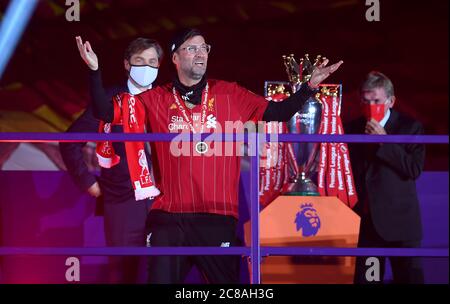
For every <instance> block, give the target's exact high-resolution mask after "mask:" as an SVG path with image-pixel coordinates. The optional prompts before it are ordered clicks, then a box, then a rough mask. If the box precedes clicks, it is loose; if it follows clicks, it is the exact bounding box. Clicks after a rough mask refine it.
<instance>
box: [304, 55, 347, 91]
mask: <svg viewBox="0 0 450 304" xmlns="http://www.w3.org/2000/svg"><path fill="white" fill-rule="evenodd" d="M328 62H329V60H328V59H327V58H326V57H323V61H322V63H321V64H320V65H318V66H317V67H316V69H315V70H314V71H313V73H312V75H311V79H310V80H309V83H310V84H311V86H313V87H316V86H318V85H319V84H321V83H322V82H323V81H324V80H325V79H327V78H328V76H330V75H331V74H332V73H333V72H334V71H336V70H337V69H338V68H339V67H340V66H341V64H343V63H344V62H343V61H342V60H341V61H339V62H337V63H335V64H333V65H330V66H326V65H327V64H328Z"/></svg>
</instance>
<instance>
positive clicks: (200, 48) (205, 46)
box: [181, 44, 211, 54]
mask: <svg viewBox="0 0 450 304" xmlns="http://www.w3.org/2000/svg"><path fill="white" fill-rule="evenodd" d="M181 49H182V50H186V52H188V53H189V54H196V53H197V52H198V51H202V52H203V53H206V54H209V52H210V51H211V46H210V45H209V44H202V45H188V46H187V47H184V48H181Z"/></svg>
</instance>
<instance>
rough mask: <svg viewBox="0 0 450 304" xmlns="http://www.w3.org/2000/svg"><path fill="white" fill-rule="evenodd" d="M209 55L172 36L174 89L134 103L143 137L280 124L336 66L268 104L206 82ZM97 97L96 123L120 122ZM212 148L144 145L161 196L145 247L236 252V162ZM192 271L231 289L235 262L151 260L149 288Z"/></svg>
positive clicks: (189, 38)
mask: <svg viewBox="0 0 450 304" xmlns="http://www.w3.org/2000/svg"><path fill="white" fill-rule="evenodd" d="M210 50H211V46H210V45H209V44H207V43H206V41H205V38H204V36H203V35H202V34H201V32H200V31H199V30H197V29H185V30H183V31H181V32H179V33H177V34H176V35H175V37H174V38H173V39H172V43H171V45H170V51H171V54H172V62H173V63H174V65H175V67H176V71H177V75H176V77H175V78H174V80H173V82H172V83H169V84H167V85H164V86H160V87H156V88H154V89H153V90H150V91H147V92H145V93H142V94H139V95H136V96H135V98H136V100H140V101H141V102H142V104H143V106H144V107H145V115H146V116H145V122H146V127H147V131H148V132H153V133H168V132H192V133H195V134H200V133H211V132H219V131H218V130H223V132H227V130H226V125H227V124H228V123H230V122H231V123H235V122H247V121H255V122H256V121H262V120H264V121H287V120H289V119H290V118H291V117H292V116H293V115H294V114H295V113H296V112H297V111H298V110H300V108H301V107H302V105H303V103H304V102H305V101H306V100H307V99H308V98H310V97H311V96H312V95H313V94H314V93H316V89H317V87H318V85H319V84H320V83H321V82H322V81H323V80H324V79H326V78H327V77H328V76H329V75H330V74H331V73H333V72H334V71H336V70H337V69H338V68H339V66H340V65H341V64H342V61H340V62H338V63H336V64H334V65H331V66H326V65H327V63H328V60H327V59H325V60H324V62H323V64H322V65H320V66H318V67H317V69H316V70H315V72H314V73H313V74H312V77H311V80H310V81H309V82H308V83H305V84H303V85H302V86H301V88H300V89H299V90H298V92H297V93H296V94H294V95H292V96H291V97H289V98H287V99H286V100H285V101H284V102H282V103H275V102H271V101H269V102H267V101H266V100H265V99H264V97H262V96H258V95H256V94H254V93H252V92H250V91H249V90H247V89H245V88H243V87H241V86H239V85H238V84H237V83H231V82H226V81H222V80H213V79H208V78H207V76H206V68H207V62H208V55H209V52H210ZM99 77H100V75H99V73H98V78H99ZM99 83H101V81H98V80H97V81H92V80H91V85H92V86H93V89H94V90H93V91H94V92H95V91H96V90H97V91H98V90H100V89H101V88H99V87H98V84H99ZM96 85H97V88H96V87H95V86H96ZM100 95H101V94H93V96H92V97H93V102H94V108H95V109H96V111H94V113H96V114H97V116H98V117H97V118H99V119H102V120H105V121H111V120H112V119H113V117H118V116H120V115H117V114H118V113H114V107H113V105H112V103H111V102H110V101H108V100H105V99H104V98H99V97H98V96H100ZM215 145H220V143H217V142H215V143H211V142H203V141H197V142H194V144H193V146H192V147H190V148H189V150H188V152H189V153H180V150H179V149H178V147H179V145H178V144H175V145H174V144H173V143H169V142H157V143H155V142H153V143H152V144H151V146H152V158H153V161H152V163H153V164H154V174H155V180H156V184H157V187H158V188H159V189H160V190H161V195H160V196H158V197H156V199H155V201H154V203H153V205H152V208H151V211H150V213H149V217H148V223H149V231H148V232H149V234H148V236H147V239H148V244H149V246H154V247H156V246H213V247H230V246H235V245H236V244H237V241H236V224H237V217H238V183H239V171H240V167H239V165H240V158H239V156H238V155H237V154H236V153H216V152H217V149H216V147H215ZM211 151H213V153H211ZM192 265H196V266H197V267H198V268H199V270H200V271H201V273H202V274H203V276H204V278H205V279H206V281H207V282H208V283H237V282H238V279H239V258H238V257H235V256H152V257H150V259H149V282H150V283H182V282H183V280H184V278H185V276H186V275H187V273H188V272H189V270H190V268H191V266H192Z"/></svg>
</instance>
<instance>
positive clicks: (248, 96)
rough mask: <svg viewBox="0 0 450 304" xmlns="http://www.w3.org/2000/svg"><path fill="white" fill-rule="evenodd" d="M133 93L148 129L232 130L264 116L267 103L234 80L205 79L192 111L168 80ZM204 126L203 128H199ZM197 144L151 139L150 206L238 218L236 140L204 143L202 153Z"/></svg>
mask: <svg viewBox="0 0 450 304" xmlns="http://www.w3.org/2000/svg"><path fill="white" fill-rule="evenodd" d="M137 97H138V98H139V99H140V100H141V101H142V102H143V104H144V106H145V109H146V126H147V132H152V133H174V132H176V133H181V132H183V133H189V132H192V129H193V130H194V133H197V134H198V133H201V132H202V131H203V133H213V132H214V133H231V132H234V133H236V129H234V131H233V130H231V129H230V126H231V125H234V126H237V125H240V124H242V123H245V122H247V121H255V122H256V121H260V120H262V116H263V113H264V111H265V109H266V107H267V105H268V102H267V101H266V100H265V99H264V98H263V97H261V96H258V95H255V94H254V93H252V92H250V91H249V90H247V89H245V88H242V87H240V86H239V85H237V84H236V83H230V82H226V81H221V80H208V85H207V87H206V88H205V89H204V90H203V96H202V101H201V103H200V104H199V105H197V106H195V107H194V108H193V109H192V110H191V109H188V108H187V107H186V106H185V103H184V101H183V100H182V99H181V97H180V95H179V94H178V93H177V92H176V91H175V90H174V88H173V86H172V84H168V85H165V86H161V87H157V88H154V89H153V90H148V91H146V92H144V93H142V94H139V95H137ZM202 125H203V126H204V127H203V129H202V127H201V126H202ZM198 142H199V141H197V142H195V141H194V142H193V143H190V142H187V141H185V142H178V141H172V142H153V143H151V147H152V153H151V154H152V160H153V162H152V164H153V169H154V176H155V181H156V185H157V187H158V188H159V189H160V190H161V195H160V196H158V197H156V199H155V201H154V203H153V205H152V209H160V210H164V211H167V212H174V213H181V212H185V213H194V212H195V213H215V214H222V215H231V216H234V217H236V218H237V217H238V192H239V191H238V190H239V173H240V157H239V154H240V151H236V150H239V148H238V147H237V145H236V144H234V143H226V142H208V141H206V143H207V144H208V151H207V152H206V153H203V154H200V153H198V152H197V150H196V149H195V146H196V144H197V143H198Z"/></svg>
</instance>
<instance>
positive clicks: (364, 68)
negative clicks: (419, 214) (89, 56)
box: [0, 0, 448, 170]
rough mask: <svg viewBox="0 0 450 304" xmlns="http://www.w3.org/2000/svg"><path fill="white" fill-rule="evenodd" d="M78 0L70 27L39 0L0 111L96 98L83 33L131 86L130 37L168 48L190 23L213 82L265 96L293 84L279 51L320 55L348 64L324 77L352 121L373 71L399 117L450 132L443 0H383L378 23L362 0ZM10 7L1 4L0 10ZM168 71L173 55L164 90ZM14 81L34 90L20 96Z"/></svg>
mask: <svg viewBox="0 0 450 304" xmlns="http://www.w3.org/2000/svg"><path fill="white" fill-rule="evenodd" d="M80 2H81V16H80V17H81V20H80V22H68V21H67V20H66V19H65V10H66V9H67V8H68V7H67V6H65V0H53V1H50V0H41V1H40V3H39V5H38V7H37V9H36V11H35V13H34V15H33V17H32V19H31V21H30V23H29V25H28V27H27V29H26V30H25V32H24V35H23V37H22V39H21V41H20V43H19V45H18V47H17V49H16V52H15V54H14V55H13V57H12V59H11V61H10V63H9V65H8V67H7V69H6V71H5V73H4V75H3V77H2V79H1V80H0V110H3V111H18V110H19V111H30V107H25V106H24V104H27V103H29V102H30V101H29V100H31V99H33V98H35V96H38V97H36V102H35V103H36V104H39V103H42V102H45V103H47V104H50V105H51V106H52V108H53V109H54V110H55V111H56V112H57V113H58V114H59V115H61V116H62V117H66V118H67V119H69V120H71V119H73V117H74V115H76V114H77V113H79V111H81V109H82V108H83V107H84V106H85V105H86V104H87V103H88V94H87V67H86V66H85V64H84V63H83V62H82V60H81V58H80V57H79V54H78V50H77V47H76V43H75V36H76V35H81V36H82V38H83V39H84V40H89V41H90V42H91V44H92V46H93V48H94V51H95V52H96V53H97V55H98V56H99V58H100V65H101V68H102V70H103V76H104V80H105V84H106V85H116V84H121V83H122V82H124V81H125V79H126V75H125V73H124V70H123V63H122V61H123V51H124V49H125V47H126V46H127V44H128V43H129V42H130V41H131V40H132V39H134V38H136V37H139V36H143V37H150V38H155V39H157V40H158V41H160V42H161V44H162V46H163V47H164V49H165V51H167V50H168V41H169V39H170V37H171V36H172V34H173V33H174V31H175V30H177V29H179V28H181V27H185V26H191V27H198V28H199V29H201V30H202V31H203V32H204V33H205V36H206V38H207V42H208V43H210V44H211V45H212V51H211V53H210V58H209V67H208V74H209V76H210V77H211V78H220V79H225V80H231V81H237V82H239V83H240V84H241V85H243V86H245V87H247V88H249V89H251V90H252V91H254V92H256V93H259V94H263V87H264V81H266V80H281V81H286V80H287V75H286V73H285V71H284V67H283V63H282V59H281V56H282V55H283V54H289V53H294V54H295V55H296V57H297V58H298V57H300V56H302V55H303V54H304V53H309V54H311V56H313V57H314V56H315V55H317V54H322V55H325V56H327V57H328V58H330V60H331V61H332V62H335V61H337V60H340V59H342V60H343V61H344V64H343V65H342V67H341V68H340V70H339V71H337V72H336V73H335V74H334V75H333V76H332V77H331V78H330V79H329V81H328V82H329V83H342V84H343V93H344V95H343V112H342V117H343V119H344V121H348V120H349V119H352V118H354V117H355V116H357V115H358V113H359V107H358V102H359V97H358V87H359V85H360V83H361V80H362V79H363V77H364V75H365V74H366V73H367V72H369V71H371V70H374V69H375V70H380V71H382V72H383V73H385V74H386V75H388V77H390V78H391V80H392V81H393V83H394V86H395V92H396V96H397V104H396V106H395V107H396V108H397V109H398V110H400V111H403V112H405V113H407V114H409V115H411V116H413V117H415V118H417V119H419V120H420V121H421V122H422V123H423V124H424V126H425V129H426V133H427V134H448V1H447V0H428V1H392V0H390V1H388V0H380V1H379V2H380V8H381V13H380V17H381V21H380V22H368V21H367V20H366V18H365V14H366V10H367V9H368V6H366V5H365V1H364V0H359V1H358V0H341V1H330V0H322V1H306V0H301V1H294V0H285V1H276V0H273V1H263V0H247V1H236V0H233V1H221V2H219V1H200V0H196V1H160V0H158V1H144V0H126V1H125V0H117V1H113V0H93V1H80ZM7 3H8V1H3V0H0V13H1V14H3V13H4V11H5V8H6V5H7ZM0 16H1V15H0ZM172 75H173V68H172V63H171V60H170V58H169V56H166V57H165V58H164V61H163V64H162V67H161V69H160V74H159V78H158V83H165V82H167V81H170V80H171V78H172ZM18 84H20V85H19V87H20V88H21V89H22V90H25V89H26V91H27V94H25V95H23V94H21V93H20V92H18V91H15V90H13V89H12V88H16V87H17V86H18ZM55 87H56V88H58V89H52V88H55ZM49 90H50V92H48V91H49ZM55 92H59V93H58V94H53V93H55ZM64 92H67V94H65V93H64ZM22 93H23V92H22ZM24 99H27V101H26V102H25V101H24ZM38 99H39V101H38ZM32 105H33V106H35V104H34V103H32ZM33 106H31V110H32V107H33ZM30 131H34V130H30ZM427 153H428V157H427V162H426V169H428V170H448V148H447V145H428V146H427Z"/></svg>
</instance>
